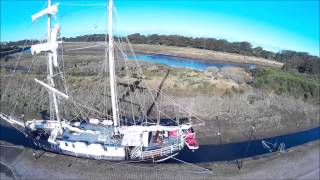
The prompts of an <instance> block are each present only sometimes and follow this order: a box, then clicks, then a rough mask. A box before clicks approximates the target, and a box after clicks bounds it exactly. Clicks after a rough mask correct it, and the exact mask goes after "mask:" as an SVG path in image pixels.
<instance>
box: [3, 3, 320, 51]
mask: <svg viewBox="0 0 320 180" xmlns="http://www.w3.org/2000/svg"><path fill="white" fill-rule="evenodd" d="M0 1H1V41H12V40H21V39H30V38H34V39H39V38H43V39H44V38H45V37H46V18H41V19H40V20H39V21H37V22H35V23H32V22H31V15H32V14H35V13H37V12H38V11H40V10H41V9H42V8H44V7H45V6H46V0H0ZM52 1H53V4H54V3H57V2H58V3H60V5H59V13H58V15H57V17H55V18H54V23H57V22H59V23H60V25H61V36H64V37H72V36H77V35H84V34H93V33H104V32H105V27H106V23H107V20H106V6H105V5H106V1H105V0H101V1H99V0H91V1H89V0H87V1H85V0H77V1H75V0H52ZM84 4H90V5H84ZM115 6H116V10H115V31H116V35H129V34H132V33H140V34H145V35H148V34H153V33H157V34H177V35H184V36H190V37H212V38H217V39H226V40H228V41H248V42H250V43H251V44H252V45H253V46H262V47H263V48H264V49H267V50H271V51H275V52H277V51H280V50H284V49H288V50H295V51H303V52H308V53H309V54H312V55H317V56H320V54H319V46H320V45H319V38H320V37H319V32H320V30H319V26H320V25H319V22H320V20H319V16H320V15H319V6H320V5H319V0H301V1H300V0H277V1H273V0H247V1H242V0H235V1H232V0H224V1H223V0H115Z"/></svg>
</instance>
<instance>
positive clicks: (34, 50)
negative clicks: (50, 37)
mask: <svg viewBox="0 0 320 180" xmlns="http://www.w3.org/2000/svg"><path fill="white" fill-rule="evenodd" d="M57 49H58V43H57V42H51V43H42V44H36V45H32V46H31V49H30V50H31V54H32V55H33V54H39V53H40V52H42V51H44V52H47V51H51V52H55V51H56V50H57Z"/></svg>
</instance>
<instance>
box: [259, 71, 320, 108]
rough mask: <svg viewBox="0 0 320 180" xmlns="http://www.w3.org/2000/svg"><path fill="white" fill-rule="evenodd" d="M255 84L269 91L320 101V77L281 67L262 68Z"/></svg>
mask: <svg viewBox="0 0 320 180" xmlns="http://www.w3.org/2000/svg"><path fill="white" fill-rule="evenodd" d="M255 77H256V79H255V81H254V85H255V86H256V87H257V88H259V89H262V90H265V91H267V92H273V93H276V94H289V95H291V96H294V97H296V98H301V97H302V98H304V99H305V100H311V101H314V102H315V103H319V98H320V96H319V92H320V77H319V76H317V75H309V74H302V73H298V72H293V71H285V70H280V69H271V68H266V69H260V70H258V71H257V73H256V76H255Z"/></svg>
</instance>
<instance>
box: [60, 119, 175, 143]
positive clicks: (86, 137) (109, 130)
mask: <svg viewBox="0 0 320 180" xmlns="http://www.w3.org/2000/svg"><path fill="white" fill-rule="evenodd" d="M79 128H80V129H82V130H87V131H88V130H89V131H90V132H87V133H77V132H74V131H72V130H70V129H65V131H64V132H63V134H62V135H61V136H60V138H61V140H64V141H70V142H85V143H86V144H94V143H99V144H103V145H108V146H110V145H114V146H121V142H122V138H123V137H120V136H119V137H118V138H113V134H114V127H113V126H103V125H94V124H90V123H81V124H80V126H79ZM154 138H156V139H154ZM179 141H180V139H179V138H178V137H170V136H166V137H165V136H162V137H159V136H158V135H157V136H155V135H152V134H151V133H150V134H149V138H148V147H147V149H156V148H159V147H161V146H165V145H168V144H170V145H172V144H176V143H178V142H179Z"/></svg>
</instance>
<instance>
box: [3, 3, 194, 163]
mask: <svg viewBox="0 0 320 180" xmlns="http://www.w3.org/2000/svg"><path fill="white" fill-rule="evenodd" d="M107 6H108V8H107V17H108V18H107V23H108V26H107V29H108V34H107V33H106V38H105V43H104V44H103V46H104V48H105V55H104V59H102V61H103V62H104V63H103V64H104V66H103V72H102V76H103V78H104V77H105V80H106V81H103V82H104V84H103V85H104V87H105V88H104V90H105V92H106V93H105V99H100V101H103V102H106V104H109V106H108V105H106V106H105V110H102V111H101V113H100V114H99V115H96V116H86V114H82V116H81V118H73V119H66V118H64V117H63V113H60V110H61V109H60V106H59V104H60V102H61V101H69V102H71V103H74V102H73V101H74V98H73V97H72V96H71V95H70V94H68V91H67V90H66V87H64V86H63V87H64V88H63V87H62V88H61V87H60V88H59V87H58V85H57V84H58V83H56V81H57V79H60V80H61V81H62V82H63V81H64V80H65V79H64V76H66V75H65V74H64V72H62V71H61V68H60V58H59V57H60V56H61V54H62V53H63V50H61V48H60V45H61V44H62V43H64V42H62V41H59V31H60V25H59V24H55V25H52V24H53V23H52V22H53V21H52V18H53V17H54V16H56V14H57V12H58V7H59V4H58V3H57V4H51V0H48V6H47V7H46V8H45V9H43V10H41V11H40V12H38V13H36V14H34V15H32V21H33V22H34V21H37V20H38V19H40V18H45V17H46V18H47V40H46V42H44V43H40V44H36V45H32V46H31V49H30V51H31V54H32V55H33V56H35V55H37V54H40V53H42V54H45V56H46V61H47V62H46V63H47V64H46V65H47V72H46V78H45V79H36V78H35V79H34V81H35V83H38V84H39V85H41V86H42V88H45V89H46V90H47V91H48V95H49V106H50V107H49V108H48V109H49V111H50V117H49V118H47V119H40V120H37V119H29V120H22V119H21V118H17V117H15V116H13V115H7V114H5V113H1V114H0V117H1V119H2V120H4V121H6V122H8V123H10V124H12V125H13V126H14V127H16V128H17V129H19V130H21V131H22V132H23V133H25V134H26V135H27V137H28V138H30V139H31V140H32V142H33V143H34V145H36V146H37V147H38V148H40V149H43V150H45V151H50V152H54V153H59V154H66V155H71V156H76V157H83V158H91V159H99V160H108V161H148V162H161V161H164V160H167V159H170V158H172V157H174V156H176V155H177V154H178V153H179V152H180V151H181V150H182V149H184V148H188V149H190V150H196V149H198V148H199V145H198V143H197V140H196V136H195V132H194V130H193V124H192V121H193V120H194V119H195V117H196V116H195V115H193V114H192V113H191V112H188V111H187V110H185V109H184V108H183V107H181V106H179V105H178V104H177V103H175V102H174V101H173V102H172V103H173V104H174V106H170V107H172V108H178V109H179V112H180V114H182V115H188V116H187V117H185V116H182V115H181V116H175V117H172V116H171V117H170V116H167V117H166V118H163V117H165V116H164V115H162V114H163V113H164V112H163V111H162V109H161V105H160V104H157V97H158V96H159V95H161V96H162V95H164V94H163V93H162V92H161V89H156V90H154V89H151V90H150V89H148V87H144V85H143V81H144V79H145V78H146V77H145V75H144V74H143V73H142V71H138V70H137V71H138V72H140V73H138V75H135V76H136V77H135V78H133V77H132V76H133V75H132V74H130V71H128V70H126V68H122V69H121V68H119V69H117V68H116V64H117V61H121V62H126V60H127V59H128V56H127V55H126V51H122V50H121V47H122V46H121V45H119V44H118V43H120V42H115V41H114V36H113V29H114V27H113V15H114V14H113V10H114V4H113V0H109V1H108V2H107ZM127 45H128V44H127ZM119 47H120V50H119ZM129 47H130V44H129ZM117 48H118V50H115V49H117ZM131 50H132V49H131ZM116 52H117V53H119V54H120V55H115V53H116ZM132 52H133V50H132ZM115 57H117V58H115ZM119 57H121V58H119ZM137 68H139V66H137ZM118 72H120V73H126V72H127V74H128V75H126V77H129V78H127V79H128V82H127V84H126V85H127V88H128V89H129V90H128V92H127V93H126V95H127V96H130V93H135V94H137V93H139V92H137V91H141V89H143V91H144V92H148V93H149V94H150V96H148V97H152V98H153V101H154V103H153V110H152V111H153V114H158V116H154V115H153V116H152V117H149V114H150V111H149V112H147V109H146V108H140V109H139V110H136V111H139V112H136V113H134V114H133V115H132V116H130V115H129V114H130V113H128V112H127V111H129V109H130V108H132V106H135V105H133V103H131V102H126V103H127V104H129V105H127V107H129V108H127V109H121V107H122V106H121V105H120V104H121V103H122V101H123V99H124V98H123V95H122V94H120V92H119V87H118V86H119V84H121V82H117V81H118V78H117V74H116V73H118ZM128 72H129V73H128ZM132 79H134V80H132ZM59 84H63V85H66V83H59ZM80 90H81V89H80ZM121 93H122V92H121ZM140 95H141V94H140ZM142 95H143V94H142ZM120 96H121V98H119V97H120ZM127 99H129V100H130V98H127ZM129 100H126V101H129ZM74 105H75V106H77V104H76V103H74ZM86 107H87V106H86ZM88 108H89V107H88ZM133 109H134V108H132V109H131V110H132V111H133ZM135 109H137V108H136V107H135ZM137 114H138V115H139V116H138V115H137Z"/></svg>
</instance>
